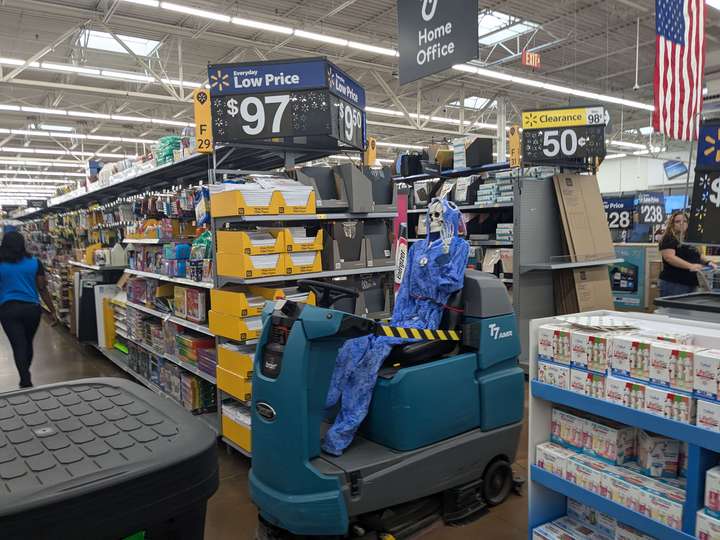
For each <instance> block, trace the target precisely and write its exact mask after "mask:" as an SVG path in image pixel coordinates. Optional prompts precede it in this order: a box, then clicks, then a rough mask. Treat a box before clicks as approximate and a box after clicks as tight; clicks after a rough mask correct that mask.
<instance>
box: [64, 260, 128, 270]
mask: <svg viewBox="0 0 720 540" xmlns="http://www.w3.org/2000/svg"><path fill="white" fill-rule="evenodd" d="M68 264H69V265H70V266H77V267H78V268H85V269H86V270H97V271H101V272H102V271H107V272H110V271H112V270H125V267H124V266H108V265H105V266H100V265H97V264H86V263H84V262H80V261H68Z"/></svg>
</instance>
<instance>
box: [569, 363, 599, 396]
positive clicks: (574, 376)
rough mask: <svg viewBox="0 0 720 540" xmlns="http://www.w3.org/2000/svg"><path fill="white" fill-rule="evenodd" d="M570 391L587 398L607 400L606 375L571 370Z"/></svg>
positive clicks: (575, 369)
mask: <svg viewBox="0 0 720 540" xmlns="http://www.w3.org/2000/svg"><path fill="white" fill-rule="evenodd" d="M570 390H572V391H573V392H576V393H578V394H583V395H585V396H590V397H594V398H598V399H605V375H603V374H602V373H594V372H592V371H585V370H582V369H577V368H571V369H570Z"/></svg>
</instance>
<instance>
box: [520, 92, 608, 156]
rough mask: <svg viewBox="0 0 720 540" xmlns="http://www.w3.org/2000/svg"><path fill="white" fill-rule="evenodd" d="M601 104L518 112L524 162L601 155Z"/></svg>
mask: <svg viewBox="0 0 720 540" xmlns="http://www.w3.org/2000/svg"><path fill="white" fill-rule="evenodd" d="M607 122H608V114H607V111H606V110H605V108H604V107H602V106H600V105H598V106H590V107H575V108H572V109H549V110H539V111H525V112H523V113H522V127H523V134H522V143H523V144H522V149H523V151H522V154H523V162H524V163H528V164H529V163H564V162H571V161H578V160H588V159H592V158H602V157H604V156H605V125H606V124H607Z"/></svg>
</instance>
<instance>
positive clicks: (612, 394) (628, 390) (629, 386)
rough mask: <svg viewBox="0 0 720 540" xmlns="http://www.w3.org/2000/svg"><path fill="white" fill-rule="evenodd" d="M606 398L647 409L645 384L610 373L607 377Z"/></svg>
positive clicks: (618, 403)
mask: <svg viewBox="0 0 720 540" xmlns="http://www.w3.org/2000/svg"><path fill="white" fill-rule="evenodd" d="M605 400H606V401H609V402H610V403H614V404H616V405H623V406H624V407H630V408H631V409H635V410H639V411H642V410H645V385H644V384H642V383H640V382H636V381H629V380H627V379H621V378H619V377H614V376H612V375H608V376H607V378H606V379H605Z"/></svg>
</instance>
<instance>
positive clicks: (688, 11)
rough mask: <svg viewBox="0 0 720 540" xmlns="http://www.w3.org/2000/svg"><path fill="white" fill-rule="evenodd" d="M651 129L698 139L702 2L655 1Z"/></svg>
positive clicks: (700, 92) (701, 59) (700, 99)
mask: <svg viewBox="0 0 720 540" xmlns="http://www.w3.org/2000/svg"><path fill="white" fill-rule="evenodd" d="M655 33H656V38H655V78H654V82H653V87H654V90H655V110H654V111H653V119H652V122H653V128H654V129H655V131H659V132H660V133H665V134H666V135H667V136H669V137H671V138H673V139H680V140H683V141H689V140H691V139H696V138H697V133H698V127H699V126H698V124H699V123H700V121H699V119H698V118H697V115H698V114H700V111H701V109H702V99H703V96H702V86H703V72H704V70H705V0H655Z"/></svg>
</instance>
